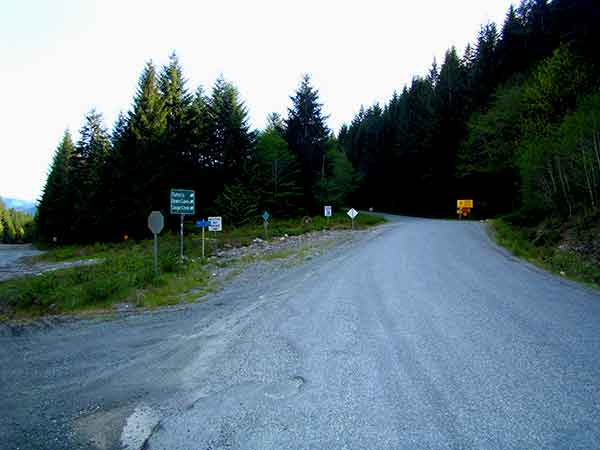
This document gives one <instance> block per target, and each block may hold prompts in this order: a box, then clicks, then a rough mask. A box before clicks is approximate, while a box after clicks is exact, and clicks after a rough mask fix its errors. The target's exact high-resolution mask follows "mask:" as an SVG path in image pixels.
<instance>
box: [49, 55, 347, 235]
mask: <svg viewBox="0 0 600 450" xmlns="http://www.w3.org/2000/svg"><path fill="white" fill-rule="evenodd" d="M79 135H80V138H79V140H78V142H77V143H76V144H74V143H73V141H72V138H71V135H70V134H69V132H68V131H67V132H65V135H64V137H63V139H62V141H61V143H60V144H59V146H58V148H57V150H56V153H55V156H54V161H53V163H52V167H51V169H50V173H49V175H48V179H47V181H46V186H45V188H44V193H43V195H42V198H41V200H40V206H39V212H38V215H37V223H38V225H39V231H40V237H41V238H42V239H43V240H46V241H56V242H58V243H69V242H93V241H111V240H121V239H123V238H124V236H130V237H134V238H139V237H143V236H147V235H148V230H147V227H146V218H147V216H148V214H149V212H150V211H153V210H159V211H163V213H166V214H165V215H166V217H167V219H168V222H169V223H168V225H170V226H171V227H174V226H176V222H177V219H178V218H173V217H171V216H170V215H169V214H168V212H169V192H170V189H171V188H185V189H194V190H196V192H197V193H198V201H197V205H196V211H197V214H196V215H197V216H198V217H202V216H204V217H205V216H207V215H209V214H211V213H213V214H219V215H222V216H224V218H225V220H226V222H227V223H230V224H233V225H236V226H239V225H242V224H245V223H249V222H252V221H253V220H254V219H256V218H257V217H259V216H260V214H262V211H263V210H269V211H270V212H271V214H272V215H275V216H278V217H289V216H301V215H304V214H308V213H311V212H314V211H315V210H320V207H321V206H322V205H323V204H324V202H329V203H333V204H335V205H337V204H339V203H341V202H344V201H345V200H347V198H348V195H349V194H350V193H351V190H352V188H353V186H354V184H353V183H354V180H355V174H354V171H353V168H352V166H351V165H350V164H349V162H348V160H347V158H346V157H345V155H344V153H343V152H342V151H341V149H340V148H339V146H338V145H337V141H336V139H335V137H334V136H333V135H332V133H331V132H330V130H329V129H328V128H327V126H326V125H325V117H324V116H323V115H322V113H321V104H320V103H319V97H318V91H317V90H316V89H314V88H313V87H312V86H311V84H310V79H309V77H308V76H304V77H303V79H302V81H301V83H300V86H299V88H298V91H297V92H296V94H295V96H294V97H292V106H291V108H290V111H289V117H288V119H287V120H285V121H284V120H283V119H281V118H280V117H279V116H278V115H277V114H273V115H272V116H270V117H269V120H268V126H267V127H266V128H265V129H264V130H262V131H260V132H256V131H253V130H251V129H250V126H249V124H248V110H247V108H246V106H245V105H244V103H243V102H242V100H241V99H240V94H239V92H238V90H237V88H236V87H235V86H234V85H233V84H232V83H230V82H228V81H226V80H225V79H224V78H223V77H220V78H219V79H217V81H216V82H215V84H214V86H213V87H212V90H211V92H210V93H209V94H207V93H205V92H204V90H203V89H202V88H198V89H197V90H196V91H195V93H193V94H192V93H190V92H189V90H188V88H187V86H186V80H185V78H184V76H183V70H182V68H181V65H180V63H179V61H178V59H177V56H176V55H174V54H173V55H172V56H171V58H170V61H169V63H168V64H167V65H166V66H165V67H163V68H162V69H161V70H160V71H158V70H157V69H156V67H155V66H154V65H153V64H152V62H148V63H147V64H146V66H145V67H144V70H143V72H142V74H141V76H140V79H139V83H138V89H137V92H136V94H135V96H134V99H133V104H132V107H131V110H130V111H129V112H128V113H127V114H120V115H119V117H118V119H117V121H116V123H115V125H114V127H113V130H112V133H108V132H107V130H106V128H105V127H104V125H103V122H102V116H101V115H100V114H98V113H97V112H96V111H94V110H92V111H90V113H88V114H87V116H86V117H85V119H84V124H83V126H82V128H81V130H80V133H79Z"/></svg>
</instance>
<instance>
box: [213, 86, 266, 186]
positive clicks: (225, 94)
mask: <svg viewBox="0 0 600 450" xmlns="http://www.w3.org/2000/svg"><path fill="white" fill-rule="evenodd" d="M208 118H209V136H210V137H209V139H210V145H211V148H212V151H213V154H212V156H213V158H214V163H215V165H216V168H217V170H218V171H219V175H220V177H222V179H223V181H224V182H225V183H227V182H230V181H233V180H235V179H237V178H239V177H240V176H242V174H243V173H244V172H245V171H246V170H247V169H248V167H249V163H250V162H251V160H252V157H253V153H254V145H255V143H254V141H255V135H254V133H253V132H251V131H250V125H249V124H248V110H247V109H246V106H245V105H244V103H243V102H242V100H241V99H240V96H239V92H238V90H237V88H236V87H235V86H234V85H233V84H232V83H230V82H228V81H225V79H224V78H223V77H222V76H221V77H219V78H218V79H217V81H216V82H215V85H214V86H213V90H212V94H211V97H210V102H209V104H208Z"/></svg>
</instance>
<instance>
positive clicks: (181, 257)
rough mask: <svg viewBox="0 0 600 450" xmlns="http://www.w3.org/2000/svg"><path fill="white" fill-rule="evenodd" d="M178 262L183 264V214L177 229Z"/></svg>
mask: <svg viewBox="0 0 600 450" xmlns="http://www.w3.org/2000/svg"><path fill="white" fill-rule="evenodd" d="M179 238H180V239H179V260H180V261H181V262H182V263H183V214H182V215H181V226H180V227H179Z"/></svg>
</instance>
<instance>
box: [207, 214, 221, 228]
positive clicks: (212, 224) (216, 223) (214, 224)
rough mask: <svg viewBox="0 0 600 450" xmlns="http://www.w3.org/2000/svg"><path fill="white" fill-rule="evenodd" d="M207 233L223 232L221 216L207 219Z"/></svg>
mask: <svg viewBox="0 0 600 450" xmlns="http://www.w3.org/2000/svg"><path fill="white" fill-rule="evenodd" d="M208 231H223V218H222V217H221V216H215V217H209V218H208Z"/></svg>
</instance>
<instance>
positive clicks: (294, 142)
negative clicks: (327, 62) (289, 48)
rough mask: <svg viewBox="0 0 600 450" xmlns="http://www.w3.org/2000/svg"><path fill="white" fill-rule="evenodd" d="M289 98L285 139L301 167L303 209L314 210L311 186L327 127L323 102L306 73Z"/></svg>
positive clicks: (323, 146) (321, 158)
mask: <svg viewBox="0 0 600 450" xmlns="http://www.w3.org/2000/svg"><path fill="white" fill-rule="evenodd" d="M291 100H292V106H291V107H290V108H289V109H288V117H287V119H286V121H285V139H286V141H287V143H288V145H289V147H290V149H291V150H292V152H293V153H294V154H295V155H296V156H297V157H298V160H299V161H300V165H301V168H302V188H303V194H304V202H303V203H304V208H305V209H306V210H307V211H315V210H317V207H318V201H317V198H316V197H317V196H316V195H315V194H316V193H315V192H314V187H315V182H316V181H317V179H318V176H319V173H320V170H321V167H322V165H323V161H324V158H325V150H326V145H327V140H328V138H329V129H328V127H327V124H326V123H325V120H326V117H325V116H324V115H323V111H322V108H323V105H322V104H321V103H320V102H319V91H318V90H316V89H315V88H313V86H312V85H311V82H310V77H309V75H304V77H303V78H302V81H301V82H300V86H299V87H298V90H297V91H296V94H295V95H294V96H293V97H291Z"/></svg>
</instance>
